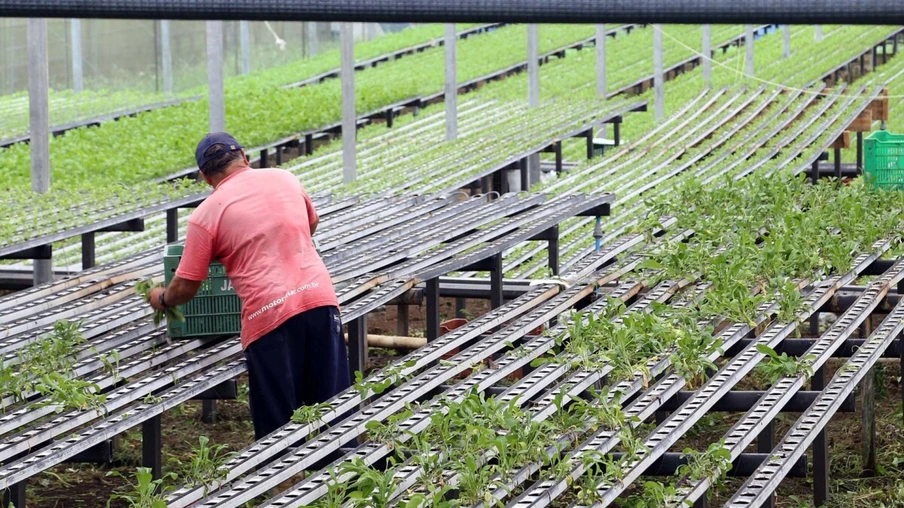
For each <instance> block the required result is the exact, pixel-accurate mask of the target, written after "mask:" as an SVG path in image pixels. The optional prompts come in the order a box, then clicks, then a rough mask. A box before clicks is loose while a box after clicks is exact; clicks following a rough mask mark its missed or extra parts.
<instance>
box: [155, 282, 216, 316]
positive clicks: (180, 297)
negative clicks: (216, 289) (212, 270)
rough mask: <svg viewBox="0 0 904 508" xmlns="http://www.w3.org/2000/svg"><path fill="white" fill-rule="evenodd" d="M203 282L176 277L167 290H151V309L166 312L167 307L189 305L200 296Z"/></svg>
mask: <svg viewBox="0 0 904 508" xmlns="http://www.w3.org/2000/svg"><path fill="white" fill-rule="evenodd" d="M202 282H203V281H200V280H188V279H183V278H182V277H179V276H178V275H176V276H175V277H173V280H172V281H170V284H169V286H167V287H166V288H154V289H153V290H151V295H150V300H151V307H153V308H155V309H157V310H166V308H167V307H175V306H177V305H182V304H183V303H188V302H189V300H191V299H192V298H194V297H195V295H196V294H198V290H199V289H201V283H202ZM161 294H162V295H163V299H164V301H163V302H161V301H160V295H161Z"/></svg>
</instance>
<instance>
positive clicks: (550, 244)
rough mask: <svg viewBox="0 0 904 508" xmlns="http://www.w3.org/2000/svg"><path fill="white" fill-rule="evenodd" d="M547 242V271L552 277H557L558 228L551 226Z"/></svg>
mask: <svg viewBox="0 0 904 508" xmlns="http://www.w3.org/2000/svg"><path fill="white" fill-rule="evenodd" d="M549 232H550V237H549V240H547V247H546V250H547V252H548V253H549V271H550V273H552V275H553V276H558V275H559V226H553V227H552V228H551V229H550V230H549Z"/></svg>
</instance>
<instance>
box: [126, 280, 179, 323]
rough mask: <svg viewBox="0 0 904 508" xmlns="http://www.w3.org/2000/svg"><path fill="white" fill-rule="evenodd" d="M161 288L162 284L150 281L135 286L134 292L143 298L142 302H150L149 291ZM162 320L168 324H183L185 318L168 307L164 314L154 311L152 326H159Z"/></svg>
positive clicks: (176, 310)
mask: <svg viewBox="0 0 904 508" xmlns="http://www.w3.org/2000/svg"><path fill="white" fill-rule="evenodd" d="M158 287H163V283H159V282H158V283H156V284H155V283H154V281H152V280H151V279H148V280H145V281H141V282H139V283H138V284H136V285H135V292H136V293H138V294H139V295H141V296H143V297H144V301H146V302H150V300H151V290H152V289H154V288H158ZM164 318H165V319H166V320H167V321H169V322H183V321H185V316H184V315H183V314H182V311H180V310H179V309H177V308H176V307H168V308H167V309H166V312H162V311H159V310H155V311H154V325H155V326H156V325H159V324H160V323H161V322H163V320H164Z"/></svg>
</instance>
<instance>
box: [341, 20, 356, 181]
mask: <svg viewBox="0 0 904 508" xmlns="http://www.w3.org/2000/svg"><path fill="white" fill-rule="evenodd" d="M353 29H354V28H353V25H352V24H351V23H347V22H344V23H342V27H341V29H340V38H341V45H342V51H341V52H342V70H341V73H340V74H341V78H340V79H341V80H342V179H343V181H344V182H345V183H346V184H348V183H351V182H354V181H355V178H356V173H357V162H356V160H355V156H356V154H355V137H356V136H357V126H356V122H355V34H354V32H353Z"/></svg>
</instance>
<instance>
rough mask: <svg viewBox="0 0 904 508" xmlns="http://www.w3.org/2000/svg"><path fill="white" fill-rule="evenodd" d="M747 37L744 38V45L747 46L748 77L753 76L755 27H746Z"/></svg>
mask: <svg viewBox="0 0 904 508" xmlns="http://www.w3.org/2000/svg"><path fill="white" fill-rule="evenodd" d="M744 28H745V31H746V32H747V35H746V36H745V37H744V44H745V45H746V46H747V75H748V76H753V70H754V67H753V25H745V27H744Z"/></svg>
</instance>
